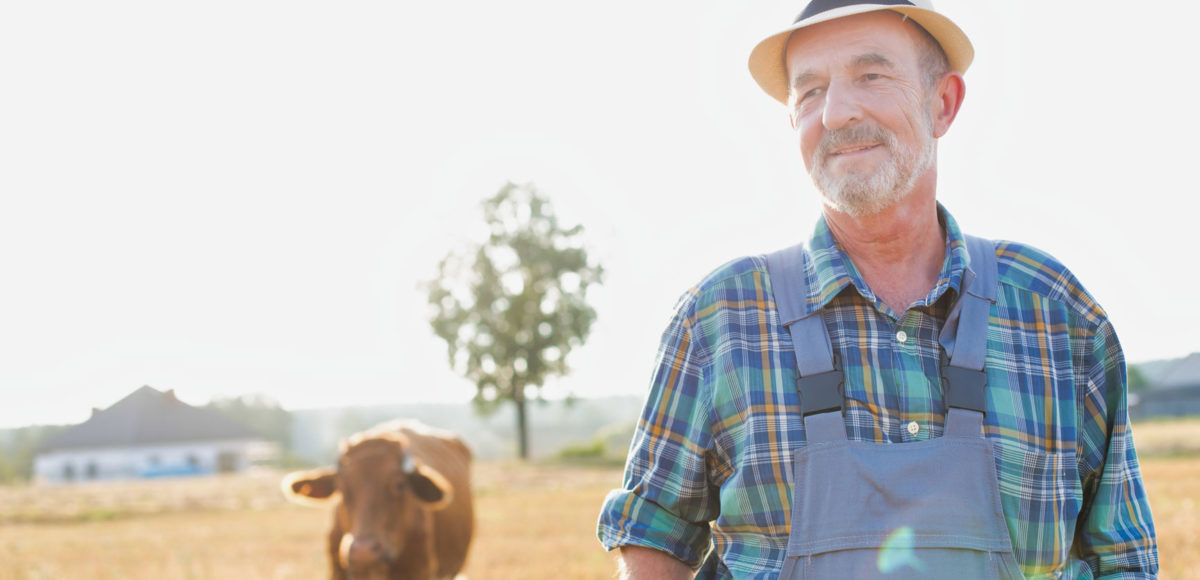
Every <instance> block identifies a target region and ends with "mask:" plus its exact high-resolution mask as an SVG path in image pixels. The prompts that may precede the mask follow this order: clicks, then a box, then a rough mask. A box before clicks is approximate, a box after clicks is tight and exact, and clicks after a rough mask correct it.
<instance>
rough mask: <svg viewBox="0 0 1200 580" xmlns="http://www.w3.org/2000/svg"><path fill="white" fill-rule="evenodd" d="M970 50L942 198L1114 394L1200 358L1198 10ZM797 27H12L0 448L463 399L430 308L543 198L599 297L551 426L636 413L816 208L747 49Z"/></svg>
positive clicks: (65, 21)
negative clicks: (714, 298)
mask: <svg viewBox="0 0 1200 580" xmlns="http://www.w3.org/2000/svg"><path fill="white" fill-rule="evenodd" d="M937 5H938V7H939V8H940V9H941V10H942V11H943V12H944V13H946V14H947V15H949V16H950V17H951V18H953V19H955V20H956V21H957V22H958V23H959V25H960V26H961V27H962V28H963V29H964V30H966V32H967V34H968V35H969V36H970V37H971V39H972V40H973V42H974V44H975V47H976V54H977V56H976V60H975V63H974V65H973V66H972V68H971V70H970V71H969V72H968V73H967V75H966V79H967V98H966V103H965V105H964V108H963V110H962V112H961V114H960V115H959V118H958V120H957V122H956V124H955V126H954V128H953V129H952V130H951V132H950V134H949V135H948V136H947V137H946V138H944V139H943V140H942V143H941V147H940V149H941V154H940V163H939V166H940V172H939V173H940V177H941V182H940V184H939V197H940V199H941V200H942V201H943V202H944V203H945V204H947V206H948V207H949V209H950V210H951V212H952V213H953V214H954V215H955V217H956V218H957V219H958V221H959V223H960V224H961V225H962V226H963V227H964V229H967V230H969V231H971V232H974V233H977V234H981V235H985V236H991V237H997V238H1006V239H1015V240H1020V241H1024V242H1027V243H1031V244H1033V245H1035V246H1038V247H1040V248H1042V249H1045V250H1047V251H1049V252H1051V253H1052V254H1054V255H1056V256H1057V257H1059V258H1060V259H1062V260H1063V261H1064V262H1065V263H1067V264H1068V265H1069V266H1070V267H1071V268H1072V269H1073V270H1074V271H1075V272H1076V273H1077V274H1078V275H1079V277H1080V278H1081V279H1082V280H1083V282H1084V284H1085V286H1086V287H1087V288H1088V289H1089V290H1090V291H1091V292H1092V293H1093V294H1094V295H1095V296H1096V297H1097V298H1098V299H1099V300H1100V302H1101V304H1103V305H1104V306H1105V307H1106V309H1107V310H1108V312H1109V314H1110V315H1111V317H1112V319H1113V321H1114V323H1115V325H1116V328H1117V331H1118V333H1119V334H1120V336H1121V339H1122V342H1123V344H1124V346H1125V348H1126V354H1127V357H1128V359H1129V360H1130V361H1132V362H1139V361H1144V360H1150V359H1158V358H1166V357H1175V356H1182V355H1184V354H1187V353H1189V352H1191V351H1195V350H1200V339H1197V338H1195V331H1196V329H1197V328H1200V310H1198V309H1196V308H1195V307H1194V306H1193V302H1194V298H1192V296H1191V291H1192V290H1194V289H1195V288H1197V287H1200V274H1198V273H1197V268H1195V267H1194V262H1195V259H1194V254H1195V251H1196V249H1197V245H1198V244H1197V243H1196V241H1195V240H1196V238H1195V232H1196V230H1197V228H1198V227H1200V226H1198V220H1197V218H1196V217H1195V215H1194V214H1195V209H1196V208H1197V206H1198V204H1197V201H1196V198H1197V194H1200V187H1198V186H1197V184H1196V180H1195V179H1194V178H1193V177H1192V173H1193V172H1194V171H1193V170H1192V169H1193V168H1192V167H1190V166H1191V164H1193V163H1196V162H1197V160H1196V156H1197V153H1198V152H1200V148H1198V147H1197V146H1196V144H1195V135H1196V134H1198V133H1200V120H1198V118H1197V113H1196V110H1197V108H1196V107H1195V105H1194V104H1193V103H1192V101H1193V100H1194V99H1195V96H1196V94H1197V91H1196V87H1197V82H1196V80H1195V79H1196V75H1195V72H1194V68H1195V63H1194V62H1193V61H1194V60H1195V58H1194V57H1195V55H1196V49H1195V43H1194V39H1195V36H1196V26H1197V23H1198V22H1200V18H1198V17H1200V5H1197V4H1195V3H1177V2H1167V1H1166V0H1157V1H1151V2H1142V3H1138V4H1136V5H1134V4H1130V3H1129V2H1121V3H1118V2H1111V1H1108V2H1106V1H1100V2H1095V1H1093V2H1082V1H1075V0H1072V1H1056V2H1034V1H1018V0H1004V1H1003V2H1000V1H988V2H981V1H979V0H938V2H937ZM801 7H802V3H801V2H783V1H778V0H771V1H762V2H754V3H753V4H751V3H749V2H728V1H719V0H703V1H688V2H682V1H669V2H667V1H660V2H634V1H629V0H617V1H610V2H605V3H600V4H596V3H577V2H562V1H561V0H518V1H514V2H503V3H500V2H476V1H471V2H403V1H401V2H396V1H389V2H338V3H334V2H312V1H296V0H287V1H283V0H274V1H262V0H213V1H207V2H177V1H162V0H145V1H141V2H135V1H130V0H112V1H108V2H100V3H97V2H84V1H66V0H64V1H45V2H7V3H4V4H3V5H2V6H0V396H3V400H4V404H3V405H0V427H7V426H18V425H24V424H31V423H70V422H79V421H83V420H84V419H86V418H87V416H88V414H89V412H90V409H91V407H101V408H103V407H107V406H109V405H111V404H112V403H114V402H116V401H117V400H119V399H120V398H121V397H123V396H125V395H126V394H128V393H130V392H132V391H133V390H135V389H136V388H138V387H140V386H141V385H146V384H148V385H151V386H153V387H156V388H158V389H164V390H165V389H168V388H174V389H176V391H177V392H178V394H179V395H180V397H181V398H183V399H184V400H185V401H189V402H193V403H196V404H203V403H205V402H207V401H208V400H210V399H211V398H212V397H214V396H231V395H239V394H245V393H254V392H257V393H265V394H267V395H270V396H272V397H274V398H276V399H277V400H279V401H281V402H282V403H283V404H284V405H285V406H286V407H289V408H304V407H314V406H325V405H341V404H368V403H400V402H415V401H429V400H444V401H454V400H458V401H461V400H466V399H467V398H468V397H469V396H470V394H471V392H472V387H471V386H470V385H469V384H467V383H466V382H465V381H464V380H462V379H459V378H457V377H456V376H455V375H453V374H452V373H451V372H450V371H449V370H448V367H447V363H446V357H445V347H444V345H443V344H441V343H440V342H439V341H438V340H437V339H436V338H435V337H434V336H433V335H432V333H431V332H430V330H429V326H428V323H427V317H428V312H429V311H428V308H427V306H426V302H425V296H424V294H423V292H421V291H420V290H419V289H418V288H417V284H418V282H419V281H422V280H427V279H429V278H430V277H432V276H433V275H434V272H435V264H436V263H437V260H438V259H440V258H441V257H442V256H443V255H445V254H446V253H447V252H448V251H450V250H451V249H454V248H459V247H462V246H463V245H464V244H466V243H468V242H470V241H473V240H479V239H481V236H479V235H477V234H476V232H478V231H479V228H478V226H477V224H478V223H480V222H481V220H482V218H481V214H480V211H479V201H480V200H482V199H483V198H485V197H488V196H490V195H492V194H493V193H495V192H496V191H497V190H498V189H499V188H500V187H501V186H502V185H503V184H504V182H505V181H506V180H513V181H517V182H524V181H533V182H534V183H535V184H536V185H537V186H538V187H539V188H540V189H541V190H542V191H543V193H545V194H547V195H548V196H550V198H551V199H552V201H553V202H554V203H555V205H556V207H557V208H558V212H559V214H560V216H561V217H562V218H564V219H565V220H566V221H567V222H569V223H577V222H582V223H583V224H584V225H585V227H586V228H587V238H588V243H589V244H590V247H591V248H592V250H593V251H594V252H595V254H596V255H597V256H598V258H599V259H600V260H601V262H602V263H603V265H604V266H605V268H606V269H607V270H608V275H607V283H606V285H605V286H604V288H603V289H602V290H601V291H599V292H597V293H596V295H595V301H594V303H595V305H596V307H597V308H598V310H599V316H600V317H599V320H598V322H597V324H596V325H595V327H594V331H593V334H592V337H591V339H590V340H589V341H588V343H587V345H586V346H585V347H584V348H583V350H580V351H577V352H576V353H575V354H573V355H572V361H573V363H574V366H575V372H574V374H572V375H571V376H570V377H568V378H567V379H564V380H561V381H558V382H556V383H555V384H553V385H551V386H550V387H549V388H548V389H547V391H546V393H547V394H548V395H551V396H557V395H563V394H565V393H566V392H567V391H573V392H575V393H576V394H578V395H583V396H594V395H605V394H640V393H643V392H644V390H645V388H646V382H647V379H648V377H649V373H650V368H651V364H652V361H653V356H654V352H655V349H656V346H657V342H658V337H659V334H660V332H661V331H662V329H663V327H664V325H665V324H666V322H667V320H668V317H669V315H670V312H671V308H672V305H673V304H674V302H675V299H676V298H677V297H678V296H679V295H680V294H681V293H682V292H683V291H684V290H685V289H686V288H687V287H689V286H690V285H692V284H693V283H694V282H696V281H697V280H698V279H699V278H700V277H701V276H703V275H704V274H705V273H707V272H708V271H710V270H711V269H713V268H714V267H716V266H718V265H720V264H722V263H724V262H725V261H727V260H729V259H731V258H734V257H737V256H740V255H744V254H751V253H762V252H764V251H768V250H772V249H776V248H778V247H782V246H784V245H788V244H791V243H794V242H796V241H799V240H800V239H803V238H807V236H808V234H809V233H810V231H811V229H812V226H813V223H814V222H815V220H816V218H817V215H818V211H819V206H818V203H817V202H816V194H815V193H814V192H813V190H812V188H811V185H810V182H809V181H808V178H807V176H806V175H805V173H804V170H803V165H802V163H801V162H800V159H799V156H798V154H797V152H796V147H795V145H794V143H793V139H792V136H791V134H790V131H789V130H788V128H787V123H786V117H785V113H784V110H783V108H782V106H781V105H779V104H777V103H775V102H774V101H773V100H771V99H770V98H769V97H767V96H766V95H764V94H762V93H761V92H759V90H758V88H757V86H756V85H755V84H754V83H753V81H752V80H751V79H750V77H749V74H748V73H747V72H746V67H745V61H746V57H747V55H748V53H749V50H750V48H751V47H752V46H753V45H754V43H755V42H757V41H758V40H759V39H760V38H761V37H763V36H766V35H767V34H769V33H771V32H774V31H775V30H778V29H780V28H782V27H784V26H785V25H786V24H787V23H789V22H791V19H792V17H793V16H794V15H795V14H796V13H797V12H799V10H800V8H801Z"/></svg>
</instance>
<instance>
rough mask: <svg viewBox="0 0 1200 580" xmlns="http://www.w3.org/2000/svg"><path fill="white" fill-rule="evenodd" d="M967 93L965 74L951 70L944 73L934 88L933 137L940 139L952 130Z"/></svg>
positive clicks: (932, 105)
mask: <svg viewBox="0 0 1200 580" xmlns="http://www.w3.org/2000/svg"><path fill="white" fill-rule="evenodd" d="M966 94H967V85H966V82H965V81H964V80H963V76H962V75H961V74H959V73H957V72H954V71H950V72H948V73H946V74H944V75H942V80H940V81H938V84H937V87H935V88H934V94H933V97H934V98H933V99H932V102H931V103H930V106H931V107H932V108H933V137H934V138H935V139H940V138H941V137H942V135H945V134H946V133H947V132H949V131H950V125H952V124H954V119H955V118H956V117H957V116H958V110H959V109H960V108H962V104H963V97H965V96H966Z"/></svg>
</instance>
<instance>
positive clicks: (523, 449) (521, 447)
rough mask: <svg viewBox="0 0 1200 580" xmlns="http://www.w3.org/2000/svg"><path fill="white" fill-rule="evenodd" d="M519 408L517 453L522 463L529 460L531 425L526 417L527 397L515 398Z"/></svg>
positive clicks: (514, 401)
mask: <svg viewBox="0 0 1200 580" xmlns="http://www.w3.org/2000/svg"><path fill="white" fill-rule="evenodd" d="M513 404H515V405H516V406H517V453H518V454H520V457H521V460H522V461H528V460H529V424H528V422H527V418H526V416H525V397H515V398H514V399H513Z"/></svg>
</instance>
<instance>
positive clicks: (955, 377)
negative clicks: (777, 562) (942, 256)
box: [767, 236, 1023, 580]
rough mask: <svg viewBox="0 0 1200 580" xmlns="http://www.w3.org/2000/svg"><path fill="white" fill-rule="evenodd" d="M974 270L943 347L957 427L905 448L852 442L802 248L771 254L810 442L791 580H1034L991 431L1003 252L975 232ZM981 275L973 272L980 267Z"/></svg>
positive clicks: (798, 484)
mask: <svg viewBox="0 0 1200 580" xmlns="http://www.w3.org/2000/svg"><path fill="white" fill-rule="evenodd" d="M967 246H968V250H969V252H970V256H971V265H972V266H973V268H972V269H971V270H968V271H967V272H966V273H965V274H964V276H963V282H962V287H963V288H964V289H965V291H963V292H960V296H961V297H960V299H959V300H958V301H957V302H956V303H955V305H954V306H953V308H951V311H950V314H949V316H947V318H946V323H945V325H944V326H943V328H942V332H941V335H940V336H939V342H940V343H941V345H942V348H943V354H942V364H941V378H942V384H943V387H944V392H945V407H946V409H947V413H946V427H945V431H944V434H943V436H942V437H938V438H935V439H930V440H927V441H917V442H911V443H902V444H879V443H870V442H863V441H849V440H847V437H846V427H845V423H844V421H843V418H842V405H843V393H842V392H841V384H842V371H841V369H837V368H835V365H834V360H833V349H832V345H831V343H830V339H829V332H828V330H827V329H826V328H825V324H824V322H823V320H822V318H821V314H820V311H819V310H818V311H816V312H813V313H811V314H807V315H806V314H805V310H804V308H803V306H804V303H803V300H804V297H805V296H806V295H807V292H805V291H804V290H805V289H806V288H807V286H806V285H805V284H806V282H805V273H804V253H803V249H802V248H801V247H800V246H796V247H793V248H788V249H785V250H781V251H779V252H776V253H773V254H770V255H768V256H767V269H768V272H769V273H770V276H771V280H772V284H773V287H774V293H775V301H776V304H777V305H778V308H779V314H780V318H781V320H782V321H783V323H784V326H785V327H786V328H787V329H788V332H789V334H790V335H791V338H792V345H793V348H794V350H795V354H796V366H797V370H798V374H797V377H798V378H797V388H798V389H799V391H800V405H801V412H802V415H803V421H804V429H805V434H806V437H807V446H806V447H805V448H804V449H801V450H800V451H798V452H797V453H796V454H795V457H794V460H793V469H794V472H793V484H794V487H793V492H792V511H791V531H790V533H789V536H788V544H787V557H786V560H785V562H784V565H783V572H782V574H781V576H780V578H781V579H782V580H800V579H806V578H839V579H840V578H854V579H858V578H922V579H925V578H955V579H959V578H988V579H1006V580H1007V579H1018V578H1023V576H1022V574H1021V571H1020V568H1019V567H1018V566H1017V562H1016V558H1015V557H1014V556H1013V548H1012V542H1011V540H1010V538H1009V533H1008V527H1007V525H1006V524H1005V521H1004V515H1003V513H1002V511H1001V505H1000V492H999V486H998V482H997V477H996V464H995V460H994V459H993V457H992V447H991V444H990V443H989V442H988V441H987V439H986V438H985V437H984V435H983V415H984V413H985V409H986V404H985V403H986V398H985V395H984V387H985V386H986V384H987V375H986V369H985V368H984V357H985V354H986V347H987V324H988V316H989V311H990V309H991V303H993V302H995V300H996V288H997V281H996V278H997V272H996V253H995V247H994V246H993V245H992V243H991V242H989V241H987V240H982V239H979V238H974V237H970V236H968V238H967ZM972 270H973V271H972Z"/></svg>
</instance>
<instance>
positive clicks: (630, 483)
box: [597, 294, 718, 568]
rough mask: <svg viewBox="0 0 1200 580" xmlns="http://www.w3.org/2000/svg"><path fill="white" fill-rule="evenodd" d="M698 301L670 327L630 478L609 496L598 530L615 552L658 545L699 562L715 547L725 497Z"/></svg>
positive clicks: (685, 306)
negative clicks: (716, 475) (718, 482)
mask: <svg viewBox="0 0 1200 580" xmlns="http://www.w3.org/2000/svg"><path fill="white" fill-rule="evenodd" d="M694 304H695V302H694V300H693V299H692V296H691V295H690V294H689V295H685V296H684V297H683V298H682V299H681V300H680V303H679V305H678V306H677V308H676V313H675V316H674V318H673V319H672V321H671V324H670V325H669V326H668V328H667V330H666V331H665V332H664V333H663V337H662V344H661V346H660V348H659V351H658V360H657V363H656V365H655V372H654V375H653V378H652V381H651V386H650V392H649V394H648V396H647V399H646V404H645V406H644V408H643V410H642V415H641V418H640V420H639V421H638V425H637V429H636V430H635V432H634V436H633V442H632V443H631V445H630V450H629V457H628V459H627V461H626V465H625V476H624V483H623V486H622V487H621V488H620V489H616V490H613V491H612V492H610V493H609V494H608V496H607V498H605V501H604V505H603V508H602V510H601V512H600V519H599V523H598V525H597V535H598V536H599V538H600V541H601V543H602V544H603V545H604V547H605V548H606V549H608V550H612V549H614V548H617V547H620V546H626V545H632V546H641V547H646V548H654V549H658V550H661V551H664V552H667V553H668V554H671V555H673V556H674V557H675V558H677V559H679V560H680V561H682V562H684V563H686V564H688V565H690V566H692V567H693V568H696V567H697V566H699V564H700V561H701V560H702V558H703V557H704V555H705V553H706V552H707V551H708V549H709V543H710V532H709V521H711V520H713V519H714V518H715V517H716V515H717V511H718V507H717V506H718V496H717V493H716V492H715V491H714V490H713V489H712V486H711V484H710V482H709V478H708V475H707V470H706V458H707V456H708V454H709V450H710V448H711V446H712V440H713V438H712V430H711V424H710V423H711V422H710V419H709V416H710V406H709V402H708V399H709V397H707V396H706V395H705V381H704V376H705V370H704V367H705V362H706V360H707V357H706V356H704V355H703V352H704V349H703V347H702V345H701V344H699V342H700V341H698V338H697V336H696V334H695V332H694V330H693V324H694V322H695V319H694V316H693V313H694Z"/></svg>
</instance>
